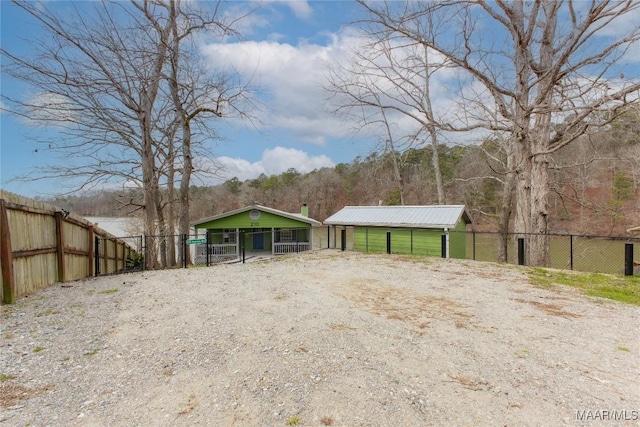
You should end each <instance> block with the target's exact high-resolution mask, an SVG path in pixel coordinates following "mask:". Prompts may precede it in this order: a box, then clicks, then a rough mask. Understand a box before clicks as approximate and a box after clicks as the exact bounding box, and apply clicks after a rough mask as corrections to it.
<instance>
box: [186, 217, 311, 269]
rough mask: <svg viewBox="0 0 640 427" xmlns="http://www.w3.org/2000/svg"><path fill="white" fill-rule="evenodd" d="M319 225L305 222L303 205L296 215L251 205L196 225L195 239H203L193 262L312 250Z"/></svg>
mask: <svg viewBox="0 0 640 427" xmlns="http://www.w3.org/2000/svg"><path fill="white" fill-rule="evenodd" d="M320 225H322V223H320V222H319V221H316V220H315V219H312V218H309V209H308V208H307V205H304V206H302V209H301V210H300V213H289V212H283V211H280V210H277V209H273V208H269V207H266V206H261V205H258V204H254V205H251V206H247V207H244V208H241V209H236V210H234V211H230V212H225V213H222V214H220V215H215V216H212V217H210V218H205V219H202V220H200V221H196V222H194V223H192V224H191V226H192V227H193V228H194V229H195V230H196V239H197V238H201V239H202V238H204V239H206V242H207V243H205V244H198V245H196V246H195V254H193V255H194V262H195V263H202V262H203V259H204V258H206V257H207V248H208V252H209V259H211V260H216V259H221V258H236V257H240V255H241V253H242V251H243V250H244V251H245V253H250V254H252V255H253V256H256V255H261V254H262V255H282V254H287V253H294V252H302V251H308V250H310V249H312V248H313V233H312V229H313V227H314V226H320Z"/></svg>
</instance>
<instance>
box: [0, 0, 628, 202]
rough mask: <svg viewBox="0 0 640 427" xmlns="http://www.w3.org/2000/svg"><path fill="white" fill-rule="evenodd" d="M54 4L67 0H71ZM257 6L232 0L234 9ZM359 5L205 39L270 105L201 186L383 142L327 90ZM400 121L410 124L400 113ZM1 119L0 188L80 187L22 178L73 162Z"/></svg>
mask: <svg viewBox="0 0 640 427" xmlns="http://www.w3.org/2000/svg"><path fill="white" fill-rule="evenodd" d="M46 4H47V5H48V6H51V7H63V6H64V2H55V1H51V2H47V3H46ZM256 4H257V3H255V2H252V1H244V2H240V1H231V2H228V8H229V9H228V13H234V11H235V10H243V9H246V8H247V7H254V6H255V5H256ZM0 7H1V9H0V18H1V27H0V31H1V39H0V43H1V44H2V46H3V48H6V49H7V50H10V51H13V52H21V51H24V50H26V49H30V47H29V46H30V45H29V41H30V40H31V41H32V40H37V39H38V38H39V37H40V36H41V35H42V34H41V33H40V32H39V30H38V29H37V28H36V27H34V26H33V25H32V23H30V22H29V21H28V19H27V18H26V17H25V16H24V14H23V13H20V12H19V11H17V10H16V8H15V6H13V5H11V4H10V3H9V2H7V1H6V0H0ZM360 12H361V11H360V9H359V7H358V5H356V4H355V3H354V2H351V1H330V0H327V1H306V0H296V1H279V0H276V1H271V0H268V1H264V2H261V7H260V8H259V9H257V10H256V11H255V12H254V13H252V14H250V15H249V16H247V17H246V18H244V19H243V20H241V21H240V22H239V23H238V26H237V30H238V31H239V32H240V33H241V34H242V35H243V37H244V38H243V40H241V41H238V40H234V41H232V42H229V41H220V42H216V41H207V42H206V43H204V44H203V45H202V46H201V53H202V55H203V57H204V58H205V59H206V60H208V61H210V62H211V63H225V64H229V65H231V66H233V67H234V68H235V69H236V70H237V71H238V72H239V73H240V75H241V76H242V77H243V78H245V79H246V80H251V82H252V84H256V85H257V86H259V95H258V98H259V101H260V104H261V109H260V111H256V112H255V115H256V117H257V119H258V120H255V121H254V122H253V123H248V122H247V121H240V120H227V121H224V122H223V123H222V124H221V125H220V127H219V129H218V131H219V132H220V133H221V135H222V140H221V141H218V142H215V143H213V142H212V143H210V147H209V148H210V151H211V153H212V154H211V155H212V156H213V159H211V158H198V159H196V164H200V165H206V164H208V163H210V162H215V163H216V164H218V165H221V166H223V169H222V170H221V172H220V173H219V176H218V177H217V178H211V177H207V178H202V179H195V180H194V184H196V185H203V184H204V185H215V184H220V183H222V182H224V180H226V179H230V178H232V177H237V178H239V179H240V180H242V181H244V180H246V179H253V178H256V177H257V176H259V175H260V174H265V175H267V176H269V175H272V174H280V173H282V172H285V171H287V170H288V169H290V168H295V169H296V170H298V171H299V172H302V173H306V172H310V171H312V170H314V169H319V168H322V167H333V166H335V165H336V164H339V163H348V162H352V161H353V160H354V159H355V158H356V157H358V156H360V157H366V156H367V155H368V154H369V153H370V152H371V151H372V150H374V149H375V147H376V145H377V144H378V137H377V136H376V135H374V134H373V133H368V132H366V131H365V132H361V133H358V134H354V133H353V124H350V123H348V122H345V121H343V120H341V119H342V117H340V116H336V115H333V114H331V113H330V112H329V109H330V105H329V102H328V100H327V97H328V94H327V93H326V92H325V91H324V90H323V89H322V86H323V84H324V79H325V78H326V75H327V72H328V67H329V66H330V65H331V64H332V63H335V61H342V60H346V59H347V58H349V55H350V52H351V50H352V48H353V47H354V46H355V45H356V44H357V42H358V41H359V40H360V39H359V37H358V35H357V33H355V31H354V29H353V27H352V26H350V25H349V23H351V22H353V21H356V20H357V19H358V18H359V17H360V15H359V14H360ZM627 20H629V21H630V22H628V23H627V25H626V26H627V27H629V26H634V25H639V23H640V19H639V16H638V15H637V14H636V15H633V16H630V17H628V19H627ZM623 29H624V28H623ZM627 29H628V28H627ZM625 30H626V29H625ZM607 31H609V33H607V32H605V31H603V35H615V34H614V33H615V31H616V29H611V28H609V29H607ZM629 55H630V58H631V59H630V60H629V61H627V62H628V63H629V64H631V65H634V66H637V64H638V62H640V49H638V50H637V51H636V52H635V53H634V52H630V54H629ZM636 70H637V68H636ZM637 75H638V72H637V71H636V76H637ZM439 78H440V79H441V81H445V80H446V79H447V78H451V76H447V75H446V74H444V72H443V74H442V75H440V77H439ZM442 87H444V85H442V86H441V88H442ZM437 88H438V86H437V85H436V87H435V89H434V93H433V94H432V96H433V97H434V107H435V110H436V111H444V110H445V109H449V110H451V111H453V112H452V114H455V110H454V108H453V107H452V105H453V103H452V100H451V94H450V93H449V94H447V93H445V92H446V91H438V90H437ZM0 89H1V90H2V92H3V93H5V94H9V93H10V94H12V95H16V94H20V93H21V92H23V91H25V90H27V89H25V88H24V87H22V86H21V85H20V84H19V83H18V82H15V81H13V80H11V78H9V77H8V76H6V74H2V80H1V81H0ZM470 90H474V89H473V88H471V89H470ZM397 125H398V126H403V123H402V120H401V119H398V120H397ZM0 126H1V128H0V131H1V141H0V142H1V150H0V156H1V162H0V179H1V181H0V186H1V188H3V189H5V190H8V191H11V192H14V193H18V194H21V195H23V196H28V197H48V196H52V195H56V194H61V193H64V192H66V191H69V190H70V189H71V188H69V187H68V186H67V185H65V184H66V183H65V182H64V181H61V180H45V181H34V182H22V181H16V180H15V179H14V178H15V177H16V176H19V175H24V174H25V173H26V174H30V173H31V171H32V170H33V168H34V167H39V166H40V167H42V166H44V165H46V164H48V163H51V162H53V163H55V162H65V159H59V158H51V157H49V154H48V153H47V152H46V150H41V149H39V148H38V147H39V146H38V145H37V144H36V142H35V140H34V137H37V136H43V135H44V136H47V134H49V133H50V132H54V130H52V129H40V128H37V127H36V126H34V123H31V122H29V121H26V120H24V119H19V118H16V117H13V116H11V115H9V114H8V113H6V112H2V113H1V114H0Z"/></svg>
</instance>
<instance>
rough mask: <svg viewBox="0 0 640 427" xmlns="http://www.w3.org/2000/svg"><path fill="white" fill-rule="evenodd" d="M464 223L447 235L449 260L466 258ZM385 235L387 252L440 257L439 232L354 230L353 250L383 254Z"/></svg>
mask: <svg viewBox="0 0 640 427" xmlns="http://www.w3.org/2000/svg"><path fill="white" fill-rule="evenodd" d="M465 230H466V224H465V223H464V221H460V223H459V224H458V226H456V228H455V229H454V230H451V232H450V233H449V245H450V247H449V257H451V258H460V259H464V258H465V257H466V236H465V233H464V231H465ZM387 232H390V233H391V252H392V253H396V254H416V255H426V256H438V257H439V256H441V255H442V248H441V244H442V235H443V234H444V230H442V229H423V228H421V229H405V228H382V227H355V233H354V249H355V250H357V251H361V252H373V253H376V252H378V253H379V252H382V253H386V252H387Z"/></svg>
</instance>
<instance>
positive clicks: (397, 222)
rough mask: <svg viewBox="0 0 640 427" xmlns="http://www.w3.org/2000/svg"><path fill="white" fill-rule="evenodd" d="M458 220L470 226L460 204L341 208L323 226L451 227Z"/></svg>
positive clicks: (467, 216)
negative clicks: (463, 220)
mask: <svg viewBox="0 0 640 427" xmlns="http://www.w3.org/2000/svg"><path fill="white" fill-rule="evenodd" d="M461 218H464V219H465V221H466V222H467V223H471V218H470V217H469V214H468V213H467V211H466V209H465V207H464V205H434V206H345V207H344V208H342V209H341V210H339V211H338V212H336V213H335V214H333V215H331V216H330V217H329V218H327V219H326V220H325V221H324V223H325V224H329V225H356V226H357V225H359V226H371V227H415V228H453V227H455V226H456V224H457V223H458V221H460V219H461Z"/></svg>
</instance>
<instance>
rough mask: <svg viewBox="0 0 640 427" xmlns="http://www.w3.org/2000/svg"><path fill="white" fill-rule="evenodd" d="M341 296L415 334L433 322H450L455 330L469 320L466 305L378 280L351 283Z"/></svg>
mask: <svg viewBox="0 0 640 427" xmlns="http://www.w3.org/2000/svg"><path fill="white" fill-rule="evenodd" d="M345 290H347V291H348V292H346V293H345V292H341V293H342V295H343V296H344V297H345V298H347V299H349V300H351V301H353V302H354V303H355V304H357V305H358V306H360V307H362V308H363V309H365V310H367V311H368V312H370V313H373V314H376V315H378V316H384V317H385V318H387V319H391V320H398V321H401V322H405V323H407V324H409V325H410V326H413V327H414V328H415V329H416V331H417V332H418V333H419V334H422V333H423V330H424V329H425V328H427V327H429V325H430V324H431V322H432V321H434V320H443V321H447V320H453V321H454V323H455V326H456V327H457V328H461V327H465V326H466V324H467V323H468V321H469V319H470V318H471V317H473V316H472V315H471V314H468V313H466V312H465V309H466V308H467V306H466V305H464V304H460V303H457V302H455V301H453V300H450V299H448V298H443V297H438V296H431V295H423V294H418V293H415V292H411V291H410V290H409V289H407V288H400V287H395V286H389V285H386V284H384V283H381V282H378V281H371V280H368V281H366V282H364V281H361V280H352V281H350V282H349V283H348V287H347V289H345Z"/></svg>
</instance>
